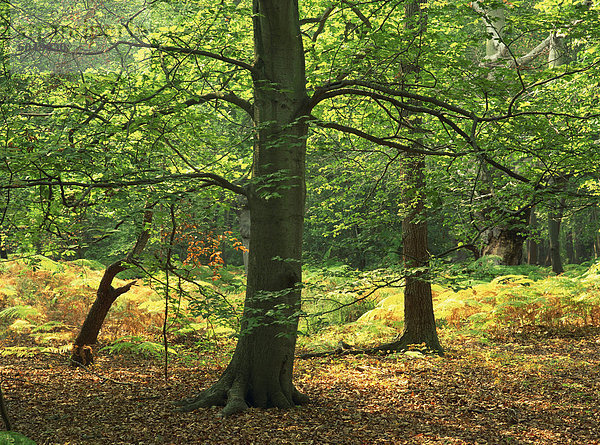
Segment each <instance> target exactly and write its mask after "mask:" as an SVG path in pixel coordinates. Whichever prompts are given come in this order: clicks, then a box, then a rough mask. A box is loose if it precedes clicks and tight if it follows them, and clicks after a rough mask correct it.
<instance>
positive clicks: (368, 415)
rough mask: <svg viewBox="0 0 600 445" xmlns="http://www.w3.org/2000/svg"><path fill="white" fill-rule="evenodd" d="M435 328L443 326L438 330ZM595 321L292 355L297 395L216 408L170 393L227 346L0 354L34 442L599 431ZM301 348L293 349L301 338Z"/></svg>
mask: <svg viewBox="0 0 600 445" xmlns="http://www.w3.org/2000/svg"><path fill="white" fill-rule="evenodd" d="M442 334H443V333H442ZM599 334H600V331H598V330H597V329H596V330H585V331H582V330H579V331H563V332H556V331H554V332H549V331H548V330H545V329H542V328H531V329H529V330H525V331H523V330H521V331H520V332H512V333H508V334H506V335H503V336H502V337H501V338H496V339H494V341H493V342H488V343H485V342H481V341H479V340H476V339H474V338H472V337H467V336H460V335H456V334H454V335H452V336H447V335H442V338H443V341H444V344H445V346H446V348H447V349H446V352H447V353H446V355H445V356H444V357H433V356H420V354H418V353H413V354H409V355H407V354H391V355H386V356H342V357H328V358H312V359H305V360H303V359H298V360H297V364H296V367H295V382H296V384H297V386H298V387H299V388H300V389H301V390H302V391H303V392H305V393H306V394H308V395H309V396H310V397H311V400H312V402H311V403H310V404H309V405H306V406H302V407H298V408H296V409H291V410H276V409H272V410H256V409H251V410H249V411H247V412H245V413H243V414H240V415H236V416H233V417H230V418H226V419H223V418H221V417H219V416H218V414H219V408H209V409H199V410H197V411H194V412H190V413H181V412H177V411H175V410H174V408H173V405H172V402H173V401H177V400H180V399H182V398H184V397H188V396H190V395H193V394H194V393H196V392H197V391H199V390H201V389H202V388H206V387H207V386H208V385H210V384H211V383H212V382H214V381H215V380H216V379H217V378H218V376H219V374H220V373H221V372H222V371H223V369H224V367H225V366H226V364H227V360H228V354H229V353H230V351H229V349H228V348H220V349H219V348H217V351H218V352H215V351H214V350H213V351H210V352H207V353H206V354H204V355H203V354H202V353H200V355H198V356H188V357H187V361H186V360H183V359H182V358H178V359H177V360H176V361H174V362H173V363H171V364H170V366H169V368H168V379H167V381H166V382H165V377H164V369H163V365H162V363H161V361H160V360H159V359H152V358H143V357H139V356H134V355H106V354H104V353H100V355H99V356H98V359H97V363H96V364H95V365H94V367H93V368H91V369H90V370H89V371H88V370H86V369H82V368H72V367H70V366H69V365H68V363H66V360H67V359H66V357H65V356H61V355H48V354H37V355H35V356H32V357H16V356H14V355H11V356H6V357H0V369H1V370H2V385H3V389H4V394H5V398H6V399H7V404H8V407H9V412H10V416H11V418H12V421H13V423H14V425H13V427H14V429H15V430H17V431H19V432H21V433H23V434H25V435H27V436H29V437H30V438H32V439H33V440H35V441H36V442H37V443H38V444H63V445H66V444H91V445H93V444H404V443H406V444H569V443H576V444H586V445H587V444H600V335H599ZM300 352H302V351H300Z"/></svg>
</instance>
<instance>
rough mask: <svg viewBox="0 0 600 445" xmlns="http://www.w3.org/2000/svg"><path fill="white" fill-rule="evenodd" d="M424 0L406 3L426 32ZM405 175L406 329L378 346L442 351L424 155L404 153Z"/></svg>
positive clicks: (413, 21) (409, 15) (411, 23)
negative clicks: (431, 278)
mask: <svg viewBox="0 0 600 445" xmlns="http://www.w3.org/2000/svg"><path fill="white" fill-rule="evenodd" d="M423 3H426V2H425V1H423V0H413V1H411V2H408V3H407V4H406V6H405V12H406V20H407V27H408V28H409V29H412V30H415V32H416V33H418V34H421V33H423V32H425V30H426V26H427V25H426V23H427V22H426V20H427V17H426V15H425V13H424V12H423V10H422V9H421V4H423ZM403 70H404V71H405V72H408V71H410V72H411V73H414V74H415V75H417V76H418V73H419V70H420V68H419V64H418V60H416V61H415V62H413V63H412V64H411V65H410V66H407V67H403ZM415 105H418V103H415ZM411 122H412V124H413V126H414V127H416V128H418V127H419V126H420V124H421V120H420V119H419V118H416V117H413V119H412V120H411ZM403 179H404V183H403V197H402V201H403V205H404V207H405V209H406V215H405V216H404V219H403V220H402V246H403V247H402V256H403V259H404V266H405V268H406V270H407V274H406V277H405V288H404V330H403V332H402V335H401V336H400V338H399V339H398V340H396V341H394V342H392V343H389V344H385V345H382V346H380V347H378V348H376V349H379V350H404V349H407V348H408V347H409V345H424V346H425V347H426V348H427V349H429V350H431V351H434V352H436V353H439V354H443V348H442V346H441V345H440V342H439V339H438V335H437V330H436V325H435V316H434V313H433V298H432V293H431V283H430V281H429V277H428V276H427V275H428V273H427V271H426V270H427V268H428V267H429V249H428V242H427V215H426V212H425V196H424V193H425V158H424V156H421V155H405V157H404V161H403ZM415 269H416V270H418V271H415Z"/></svg>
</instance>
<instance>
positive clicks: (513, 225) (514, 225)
mask: <svg viewBox="0 0 600 445" xmlns="http://www.w3.org/2000/svg"><path fill="white" fill-rule="evenodd" d="M529 211H530V210H529V209H526V210H524V211H523V212H522V213H521V214H520V215H518V216H514V217H511V218H510V219H509V220H508V221H506V222H504V224H503V225H502V226H496V227H491V228H489V229H488V230H486V231H485V232H484V233H483V234H482V240H483V242H484V246H483V248H482V249H481V255H482V256H483V255H497V256H499V257H500V258H501V263H502V264H504V265H506V266H517V265H519V264H521V260H522V259H523V242H524V241H525V235H524V233H523V232H524V227H525V226H526V225H527V221H528V220H529Z"/></svg>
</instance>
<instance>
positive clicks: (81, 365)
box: [69, 358, 135, 386]
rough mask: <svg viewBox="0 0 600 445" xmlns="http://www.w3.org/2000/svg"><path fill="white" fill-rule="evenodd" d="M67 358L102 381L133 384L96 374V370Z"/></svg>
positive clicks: (133, 384)
mask: <svg viewBox="0 0 600 445" xmlns="http://www.w3.org/2000/svg"><path fill="white" fill-rule="evenodd" d="M69 360H70V361H71V362H72V363H73V364H74V365H76V366H77V367H79V368H83V369H85V370H86V371H87V372H89V373H90V374H92V375H95V376H96V377H99V378H101V379H102V380H103V381H109V382H112V383H116V384H117V385H129V386H135V383H131V382H119V381H118V380H113V379H111V378H110V377H104V376H103V375H100V374H98V373H97V372H94V371H92V370H91V369H90V368H88V367H87V366H85V365H83V364H81V363H79V362H78V361H77V360H73V359H72V358H69Z"/></svg>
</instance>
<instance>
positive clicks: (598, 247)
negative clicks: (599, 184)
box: [592, 207, 600, 258]
mask: <svg viewBox="0 0 600 445" xmlns="http://www.w3.org/2000/svg"><path fill="white" fill-rule="evenodd" d="M592 221H593V225H592V227H597V225H598V214H597V207H593V208H592ZM599 257H600V229H596V234H595V236H594V258H599Z"/></svg>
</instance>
